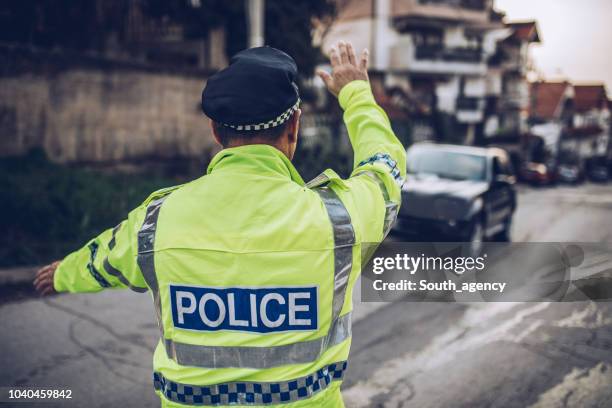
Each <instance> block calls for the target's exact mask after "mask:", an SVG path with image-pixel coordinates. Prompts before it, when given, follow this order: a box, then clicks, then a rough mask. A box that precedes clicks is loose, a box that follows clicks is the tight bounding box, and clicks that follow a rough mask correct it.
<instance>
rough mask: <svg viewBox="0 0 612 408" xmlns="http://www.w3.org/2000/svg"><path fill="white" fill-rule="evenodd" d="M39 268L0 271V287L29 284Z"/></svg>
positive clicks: (27, 267)
mask: <svg viewBox="0 0 612 408" xmlns="http://www.w3.org/2000/svg"><path fill="white" fill-rule="evenodd" d="M40 268H41V267H40V266H24V267H19V268H7V269H0V286H6V285H18V284H27V283H29V284H31V283H32V282H33V281H34V277H35V276H36V271H38V269H40Z"/></svg>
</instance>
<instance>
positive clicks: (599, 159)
mask: <svg viewBox="0 0 612 408" xmlns="http://www.w3.org/2000/svg"><path fill="white" fill-rule="evenodd" d="M586 173H587V177H588V178H589V180H591V181H594V182H597V183H605V182H606V181H608V180H609V178H610V170H609V169H608V162H607V160H606V157H605V156H596V157H592V158H591V159H589V160H587V163H586Z"/></svg>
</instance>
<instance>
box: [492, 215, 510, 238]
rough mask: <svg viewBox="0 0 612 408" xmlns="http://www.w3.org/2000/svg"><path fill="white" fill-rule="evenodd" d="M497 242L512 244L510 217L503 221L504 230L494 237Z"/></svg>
mask: <svg viewBox="0 0 612 408" xmlns="http://www.w3.org/2000/svg"><path fill="white" fill-rule="evenodd" d="M494 238H495V241H497V242H512V217H508V218H507V219H506V220H505V221H504V229H503V230H501V231H500V232H498V233H497V234H496V235H495V237H494Z"/></svg>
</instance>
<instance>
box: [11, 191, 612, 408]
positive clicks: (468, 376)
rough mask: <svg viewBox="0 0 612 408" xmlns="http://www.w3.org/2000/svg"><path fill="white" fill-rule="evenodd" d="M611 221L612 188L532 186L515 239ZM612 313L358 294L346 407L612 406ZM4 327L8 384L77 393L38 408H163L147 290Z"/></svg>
mask: <svg viewBox="0 0 612 408" xmlns="http://www.w3.org/2000/svg"><path fill="white" fill-rule="evenodd" d="M611 214H612V185H607V186H597V185H584V186H580V187H558V188H550V189H531V188H522V189H521V193H520V196H519V209H518V212H517V215H516V217H515V219H516V221H515V224H514V226H513V234H514V240H515V241H541V242H559V241H582V242H600V241H605V242H612V216H611ZM611 312H612V304H609V303H593V302H575V303H470V304H459V303H392V304H387V303H367V304H366V303H361V302H360V301H359V291H356V294H355V314H354V315H355V321H354V326H353V345H352V350H351V361H350V363H349V371H348V375H347V377H346V380H345V383H344V398H345V402H346V405H347V406H348V407H370V406H376V407H378V406H381V407H514V406H516V407H525V406H534V407H557V406H559V407H561V406H568V407H605V406H611V405H612V402H611V401H612V352H611V351H612V313H611ZM0 321H1V322H2V326H1V327H2V332H0V347H1V350H2V352H1V353H0V367H1V368H2V369H1V370H0V387H14V386H21V387H51V388H60V389H70V390H72V397H73V398H72V400H70V401H65V402H62V403H57V404H55V403H45V404H43V405H42V406H79V407H82V406H87V407H92V408H93V407H111V406H112V407H115V406H126V407H127V406H130V407H131V406H151V405H158V401H157V398H156V396H155V395H154V393H153V391H152V385H151V379H150V378H151V369H152V367H151V352H152V350H153V346H154V344H155V343H156V341H157V336H158V330H157V328H156V325H155V322H154V318H153V309H152V306H151V302H150V298H149V296H148V295H147V294H143V295H138V294H134V293H132V292H126V291H107V292H105V293H100V294H96V295H59V296H54V297H52V298H49V299H38V298H29V299H28V298H26V299H15V300H12V301H8V302H4V303H2V304H1V305H0ZM0 406H2V404H0ZM18 406H26V404H20V405H18ZM36 406H41V405H40V404H36Z"/></svg>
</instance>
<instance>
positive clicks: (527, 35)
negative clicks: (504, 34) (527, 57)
mask: <svg viewBox="0 0 612 408" xmlns="http://www.w3.org/2000/svg"><path fill="white" fill-rule="evenodd" d="M506 27H508V28H510V29H512V34H511V35H510V37H508V38H509V39H516V40H519V41H528V42H534V43H540V42H541V40H540V33H539V31H538V23H537V22H535V21H517V22H508V23H506Z"/></svg>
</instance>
